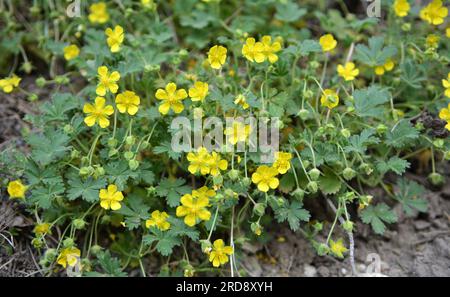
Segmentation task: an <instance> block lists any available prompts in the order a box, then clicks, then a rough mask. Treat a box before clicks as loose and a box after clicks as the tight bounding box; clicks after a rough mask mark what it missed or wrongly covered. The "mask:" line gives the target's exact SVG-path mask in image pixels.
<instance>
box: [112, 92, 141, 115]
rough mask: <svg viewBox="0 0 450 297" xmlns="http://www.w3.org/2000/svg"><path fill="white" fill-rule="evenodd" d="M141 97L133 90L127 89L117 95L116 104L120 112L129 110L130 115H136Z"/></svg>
mask: <svg viewBox="0 0 450 297" xmlns="http://www.w3.org/2000/svg"><path fill="white" fill-rule="evenodd" d="M139 104H141V99H140V98H139V96H138V95H136V93H135V92H133V91H125V92H122V93H120V94H118V95H117V96H116V105H117V109H118V110H119V112H120V113H126V112H128V114H129V115H135V114H136V113H137V112H138V109H139Z"/></svg>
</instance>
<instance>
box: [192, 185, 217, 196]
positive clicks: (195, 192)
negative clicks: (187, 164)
mask: <svg viewBox="0 0 450 297" xmlns="http://www.w3.org/2000/svg"><path fill="white" fill-rule="evenodd" d="M215 195H216V192H215V191H214V190H211V189H209V188H208V187H207V186H203V187H201V188H200V189H197V190H193V191H192V196H194V197H197V198H202V199H204V198H207V199H209V198H211V197H214V196H215Z"/></svg>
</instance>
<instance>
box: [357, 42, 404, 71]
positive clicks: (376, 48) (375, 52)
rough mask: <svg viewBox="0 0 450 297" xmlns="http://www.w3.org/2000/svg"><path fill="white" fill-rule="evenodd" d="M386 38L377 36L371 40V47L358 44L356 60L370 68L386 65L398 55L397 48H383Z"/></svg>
mask: <svg viewBox="0 0 450 297" xmlns="http://www.w3.org/2000/svg"><path fill="white" fill-rule="evenodd" d="M383 44H384V37H383V36H377V37H372V38H370V39H369V46H368V47H367V46H365V45H362V44H358V45H357V46H356V47H355V59H356V60H357V61H359V62H360V63H363V64H366V65H368V66H370V67H375V66H380V65H384V64H385V63H386V61H387V59H389V58H392V57H393V56H395V55H396V54H397V48H396V47H395V46H392V45H390V46H386V47H384V46H383Z"/></svg>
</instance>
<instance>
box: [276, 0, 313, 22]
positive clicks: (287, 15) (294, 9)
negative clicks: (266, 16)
mask: <svg viewBox="0 0 450 297" xmlns="http://www.w3.org/2000/svg"><path fill="white" fill-rule="evenodd" d="M276 7H277V12H276V14H275V18H276V19H278V20H280V21H284V22H295V21H297V20H298V19H300V18H301V17H302V16H304V15H305V14H306V12H307V10H306V9H304V8H300V7H299V6H298V4H297V3H294V2H286V3H283V4H278V5H277V6H276Z"/></svg>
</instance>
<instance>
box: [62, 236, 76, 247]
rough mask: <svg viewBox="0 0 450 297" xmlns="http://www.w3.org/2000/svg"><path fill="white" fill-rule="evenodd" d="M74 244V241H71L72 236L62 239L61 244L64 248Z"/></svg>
mask: <svg viewBox="0 0 450 297" xmlns="http://www.w3.org/2000/svg"><path fill="white" fill-rule="evenodd" d="M74 244H75V242H74V241H73V239H72V238H66V239H64V241H63V246H64V247H65V248H70V247H73V245H74Z"/></svg>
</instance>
